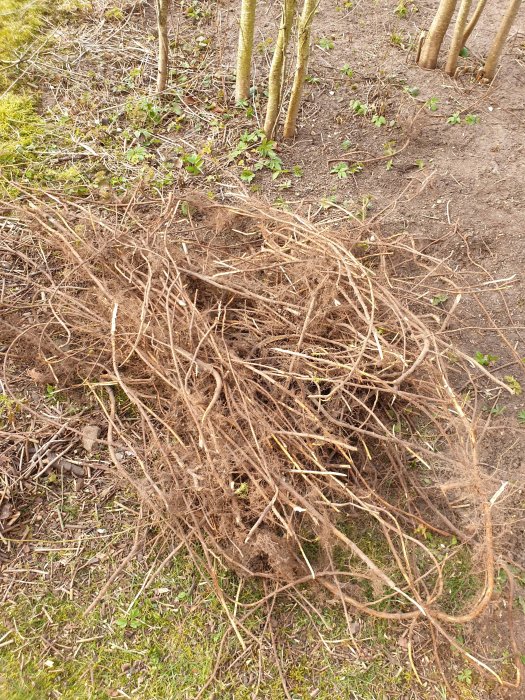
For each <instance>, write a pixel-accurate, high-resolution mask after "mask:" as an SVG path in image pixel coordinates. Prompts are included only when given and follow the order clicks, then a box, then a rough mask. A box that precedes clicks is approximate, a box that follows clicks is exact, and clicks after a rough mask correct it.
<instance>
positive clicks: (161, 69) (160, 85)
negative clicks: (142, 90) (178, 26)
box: [156, 0, 170, 92]
mask: <svg viewBox="0 0 525 700" xmlns="http://www.w3.org/2000/svg"><path fill="white" fill-rule="evenodd" d="M156 6H157V30H158V35H159V63H158V74H157V92H163V91H164V90H165V89H166V83H167V80H168V58H169V43H168V14H169V9H170V0H157V2H156Z"/></svg>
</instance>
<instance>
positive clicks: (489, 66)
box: [482, 0, 521, 80]
mask: <svg viewBox="0 0 525 700" xmlns="http://www.w3.org/2000/svg"><path fill="white" fill-rule="evenodd" d="M520 6H521V0H510V2H509V4H508V7H507V11H506V12H505V15H504V17H503V19H502V20H501V24H500V26H499V29H498V33H497V34H496V38H495V39H494V41H493V42H492V46H491V47H490V50H489V53H488V55H487V58H486V60H485V65H484V66H483V71H482V73H483V76H484V77H485V78H488V79H489V80H492V78H493V77H494V75H495V74H496V68H497V67H498V63H499V60H500V58H501V54H502V53H503V47H504V46H505V41H506V40H507V37H508V35H509V33H510V29H511V27H512V25H513V24H514V20H515V19H516V17H517V15H518V12H519V9H520Z"/></svg>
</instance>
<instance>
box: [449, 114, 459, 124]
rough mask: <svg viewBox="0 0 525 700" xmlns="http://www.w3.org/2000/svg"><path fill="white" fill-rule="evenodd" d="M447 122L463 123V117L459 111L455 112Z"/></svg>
mask: <svg viewBox="0 0 525 700" xmlns="http://www.w3.org/2000/svg"><path fill="white" fill-rule="evenodd" d="M447 124H461V117H460V116H459V112H454V114H451V115H450V117H449V118H448V119H447Z"/></svg>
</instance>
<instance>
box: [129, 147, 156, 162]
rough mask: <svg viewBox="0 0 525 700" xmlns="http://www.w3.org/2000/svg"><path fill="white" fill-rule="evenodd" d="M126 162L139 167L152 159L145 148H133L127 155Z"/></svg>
mask: <svg viewBox="0 0 525 700" xmlns="http://www.w3.org/2000/svg"><path fill="white" fill-rule="evenodd" d="M125 157H126V160H127V161H128V162H129V163H131V164H132V165H138V164H139V163H142V162H143V161H145V160H146V159H147V158H149V157H150V154H149V153H148V151H147V149H146V148H144V146H132V147H131V148H128V150H127V151H126V153H125Z"/></svg>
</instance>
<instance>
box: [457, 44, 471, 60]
mask: <svg viewBox="0 0 525 700" xmlns="http://www.w3.org/2000/svg"><path fill="white" fill-rule="evenodd" d="M469 54H470V51H469V50H468V49H467V47H466V46H464V47H463V48H462V49H461V51H460V52H459V55H460V56H461V58H468V56H469Z"/></svg>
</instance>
